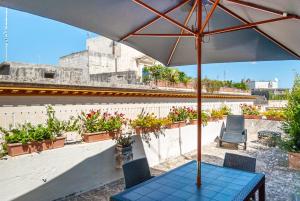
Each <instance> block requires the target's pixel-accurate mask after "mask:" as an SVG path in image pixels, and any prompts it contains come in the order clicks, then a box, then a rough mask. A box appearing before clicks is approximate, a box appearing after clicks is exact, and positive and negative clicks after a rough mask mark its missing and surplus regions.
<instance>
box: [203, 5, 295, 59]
mask: <svg viewBox="0 0 300 201" xmlns="http://www.w3.org/2000/svg"><path fill="white" fill-rule="evenodd" d="M209 1H210V2H211V3H214V2H215V1H214V0H209ZM218 7H219V8H220V9H222V10H223V11H225V12H226V13H228V14H229V15H231V16H233V17H235V18H236V19H238V20H240V21H241V22H243V23H245V24H249V23H250V22H248V21H247V20H245V19H244V18H242V17H241V16H239V15H237V14H236V13H234V12H232V11H231V10H229V9H228V8H226V7H225V6H223V5H221V4H218ZM296 18H297V17H296ZM253 29H254V30H255V31H257V32H258V33H260V34H261V35H263V36H264V37H266V38H268V39H269V40H270V41H272V42H273V43H275V44H277V45H278V46H279V47H281V48H282V49H284V50H285V51H287V52H288V53H290V54H292V55H294V56H295V57H297V58H298V59H300V55H299V54H297V53H296V52H294V51H293V50H291V49H290V48H288V47H287V46H285V45H284V44H282V43H281V42H279V41H278V40H276V39H275V38H273V37H272V36H270V35H269V34H267V33H266V32H264V31H262V30H261V29H259V28H258V27H253Z"/></svg>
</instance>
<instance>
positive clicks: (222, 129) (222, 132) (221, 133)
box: [220, 122, 226, 139]
mask: <svg viewBox="0 0 300 201" xmlns="http://www.w3.org/2000/svg"><path fill="white" fill-rule="evenodd" d="M225 131H226V127H225V124H224V122H223V123H222V127H221V131H220V139H222V138H223V134H224V132H225Z"/></svg>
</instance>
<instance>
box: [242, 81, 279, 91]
mask: <svg viewBox="0 0 300 201" xmlns="http://www.w3.org/2000/svg"><path fill="white" fill-rule="evenodd" d="M246 84H247V86H248V87H249V89H251V90H255V89H278V88H279V87H278V85H279V81H278V79H277V78H275V79H274V80H271V81H254V80H247V81H246Z"/></svg>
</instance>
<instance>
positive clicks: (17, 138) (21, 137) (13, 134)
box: [1, 123, 55, 144]
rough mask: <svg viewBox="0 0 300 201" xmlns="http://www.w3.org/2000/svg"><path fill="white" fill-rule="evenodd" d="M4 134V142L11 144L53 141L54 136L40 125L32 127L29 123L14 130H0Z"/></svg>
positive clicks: (45, 127)
mask: <svg viewBox="0 0 300 201" xmlns="http://www.w3.org/2000/svg"><path fill="white" fill-rule="evenodd" d="M1 130H2V131H3V132H4V134H5V142H6V143H8V144H11V143H22V144H26V143H28V142H41V141H43V140H53V139H54V138H55V135H54V134H53V133H52V132H51V131H50V130H49V129H48V128H47V126H43V125H41V124H39V125H37V126H33V125H31V124H30V123H27V124H23V125H18V126H17V127H16V128H14V129H11V130H9V131H7V130H4V129H3V128H2V129H1Z"/></svg>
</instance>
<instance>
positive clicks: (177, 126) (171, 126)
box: [166, 122, 179, 129]
mask: <svg viewBox="0 0 300 201" xmlns="http://www.w3.org/2000/svg"><path fill="white" fill-rule="evenodd" d="M166 128H167V129H173V128H179V122H174V123H172V124H169V125H167V126H166Z"/></svg>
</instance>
